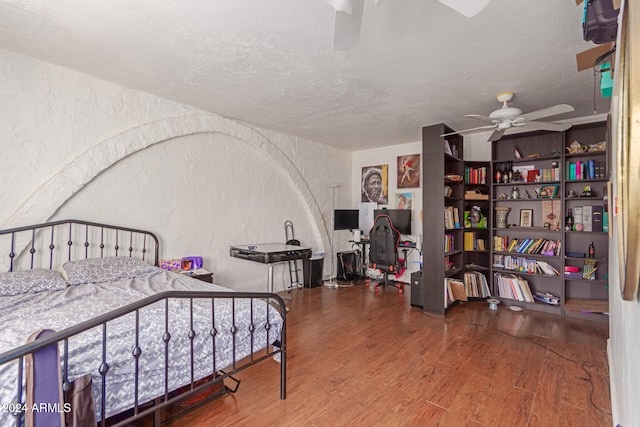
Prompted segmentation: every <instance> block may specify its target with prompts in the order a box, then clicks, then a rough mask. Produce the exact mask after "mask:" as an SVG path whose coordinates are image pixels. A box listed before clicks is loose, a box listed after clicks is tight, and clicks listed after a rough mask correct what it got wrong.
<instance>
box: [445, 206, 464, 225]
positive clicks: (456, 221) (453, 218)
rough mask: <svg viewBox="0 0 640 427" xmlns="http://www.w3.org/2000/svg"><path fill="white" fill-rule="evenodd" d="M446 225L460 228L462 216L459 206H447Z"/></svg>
mask: <svg viewBox="0 0 640 427" xmlns="http://www.w3.org/2000/svg"><path fill="white" fill-rule="evenodd" d="M444 227H445V228H448V229H452V228H460V216H459V214H458V208H457V207H455V206H445V209H444Z"/></svg>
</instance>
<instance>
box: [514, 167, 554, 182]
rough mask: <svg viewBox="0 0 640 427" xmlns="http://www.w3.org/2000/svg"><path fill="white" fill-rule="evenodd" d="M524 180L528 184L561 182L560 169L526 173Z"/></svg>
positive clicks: (537, 170)
mask: <svg viewBox="0 0 640 427" xmlns="http://www.w3.org/2000/svg"><path fill="white" fill-rule="evenodd" d="M526 173H527V174H526V176H525V175H523V176H522V179H523V180H524V181H526V182H555V181H560V168H546V169H533V170H528V171H526Z"/></svg>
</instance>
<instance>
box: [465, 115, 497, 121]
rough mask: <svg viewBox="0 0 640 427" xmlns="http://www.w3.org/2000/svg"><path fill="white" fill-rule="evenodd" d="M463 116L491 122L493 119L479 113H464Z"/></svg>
mask: <svg viewBox="0 0 640 427" xmlns="http://www.w3.org/2000/svg"><path fill="white" fill-rule="evenodd" d="M464 116H465V117H469V118H470V119H476V120H482V121H483V122H492V121H493V119H492V118H491V117H489V116H483V115H480V114H465V115H464Z"/></svg>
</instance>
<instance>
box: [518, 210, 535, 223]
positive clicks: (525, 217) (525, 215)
mask: <svg viewBox="0 0 640 427" xmlns="http://www.w3.org/2000/svg"><path fill="white" fill-rule="evenodd" d="M532 226H533V209H520V227H532Z"/></svg>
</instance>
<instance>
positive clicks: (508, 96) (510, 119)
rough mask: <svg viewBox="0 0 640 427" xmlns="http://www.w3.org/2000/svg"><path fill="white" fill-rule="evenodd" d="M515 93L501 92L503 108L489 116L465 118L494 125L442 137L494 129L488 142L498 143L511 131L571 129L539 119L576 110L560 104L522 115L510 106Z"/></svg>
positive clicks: (520, 111)
mask: <svg viewBox="0 0 640 427" xmlns="http://www.w3.org/2000/svg"><path fill="white" fill-rule="evenodd" d="M513 96H514V93H513V92H501V93H499V94H498V95H496V99H497V100H498V102H501V103H502V107H501V108H499V109H497V110H495V111H492V112H491V113H490V114H489V116H482V115H480V114H466V115H465V117H469V118H472V119H476V120H481V121H484V122H491V123H493V124H492V125H486V126H480V127H475V128H471V129H465V130H461V131H457V132H450V133H446V134H443V135H440V136H448V135H455V134H460V133H463V134H468V133H473V132H480V131H484V130H487V129H494V131H493V132H492V133H491V135H490V136H489V139H488V141H487V142H493V141H498V140H499V139H500V138H502V136H503V135H504V134H505V133H508V132H509V131H510V130H511V129H515V128H523V127H527V130H529V131H534V130H547V131H554V132H562V131H565V130H567V129H569V128H570V127H571V124H569V123H554V122H540V121H537V120H538V119H542V118H545V117H551V116H557V115H559V114H564V113H570V112H571V111H573V110H574V108H573V107H572V106H570V105H567V104H558V105H554V106H552V107H547V108H542V109H540V110H536V111H532V112H530V113H525V114H522V110H521V109H519V108H517V107H511V106H509V104H508V102H509V101H511V100H512V99H513Z"/></svg>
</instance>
